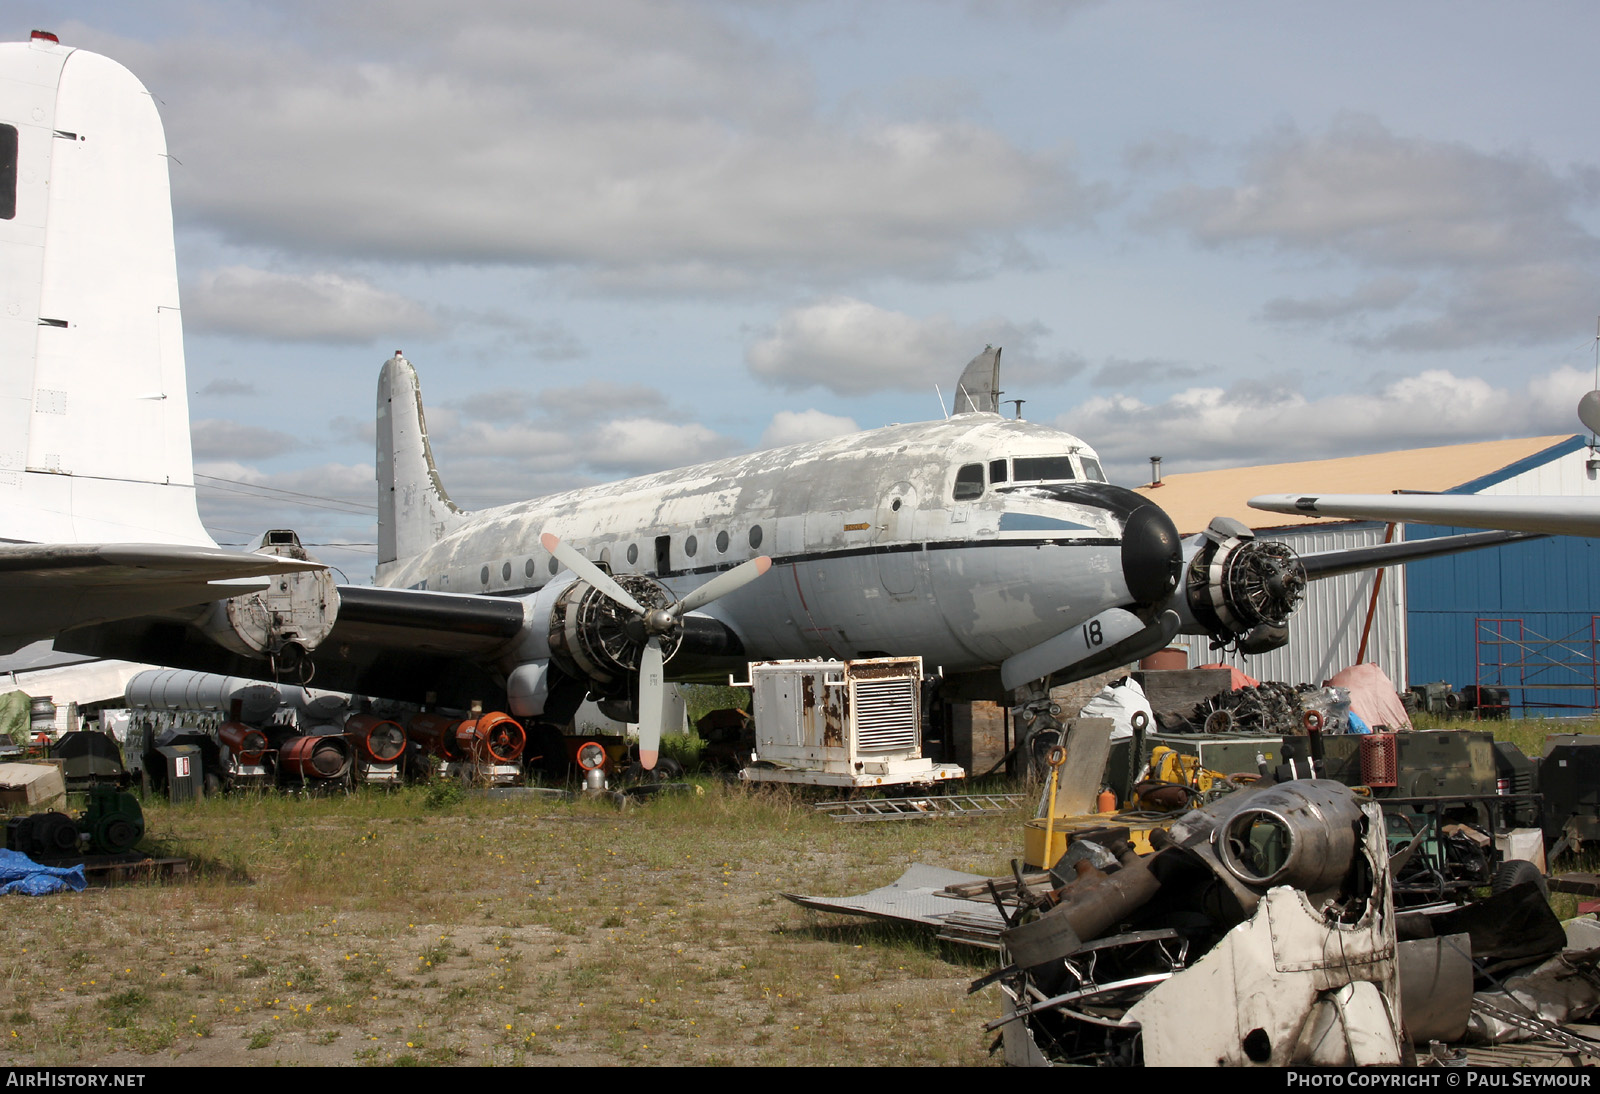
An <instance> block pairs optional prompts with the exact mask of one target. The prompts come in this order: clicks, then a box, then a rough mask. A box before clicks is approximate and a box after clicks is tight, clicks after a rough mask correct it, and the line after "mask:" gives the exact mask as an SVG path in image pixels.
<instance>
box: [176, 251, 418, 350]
mask: <svg viewBox="0 0 1600 1094" xmlns="http://www.w3.org/2000/svg"><path fill="white" fill-rule="evenodd" d="M183 303H184V309H183V311H184V322H185V323H186V324H187V325H188V326H190V327H191V328H193V329H195V330H203V331H217V332H221V333H227V334H246V335H256V336H260V337H266V338H281V339H285V340H288V341H297V342H370V341H372V340H374V339H380V338H386V339H397V338H403V337H408V336H411V335H421V334H433V333H435V331H436V329H437V323H436V322H435V321H434V319H433V316H432V315H431V314H429V312H428V310H427V309H426V308H425V307H424V306H423V305H422V304H420V303H418V302H417V301H415V300H409V299H407V298H405V297H403V296H399V295H397V294H395V293H390V292H384V291H383V290H381V289H379V288H377V287H375V286H374V285H372V284H370V283H368V282H366V281H363V280H361V279H359V278H352V277H345V276H342V275H340V274H335V273H326V272H323V273H311V274H283V273H272V272H269V271H267V270H257V269H251V268H250V267H248V266H229V267H226V268H223V269H219V270H207V271H205V272H203V273H201V274H200V275H199V276H198V277H197V278H196V279H195V280H194V281H193V282H192V283H191V284H189V285H188V286H186V287H185V289H184V293H183Z"/></svg>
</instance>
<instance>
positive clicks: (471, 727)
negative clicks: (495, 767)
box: [456, 710, 528, 764]
mask: <svg viewBox="0 0 1600 1094" xmlns="http://www.w3.org/2000/svg"><path fill="white" fill-rule="evenodd" d="M527 740H528V737H527V734H526V733H524V732H523V730H522V725H521V723H519V722H518V721H517V720H516V719H514V718H512V717H511V715H509V714H505V713H502V712H501V711H498V710H494V711H490V712H489V713H487V714H481V715H479V716H478V717H477V718H476V719H474V720H472V721H468V722H462V723H461V724H460V725H459V726H457V727H456V748H457V750H458V751H459V752H460V753H462V754H463V755H467V756H471V757H473V758H475V759H479V760H486V761H488V762H492V763H497V764H514V763H516V762H517V760H518V759H519V758H520V757H521V756H522V748H523V745H525V744H526V743H527Z"/></svg>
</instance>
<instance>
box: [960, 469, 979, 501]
mask: <svg viewBox="0 0 1600 1094" xmlns="http://www.w3.org/2000/svg"><path fill="white" fill-rule="evenodd" d="M981 497H983V464H981V463H969V464H967V465H965V466H964V467H962V468H961V470H960V471H957V472H956V493H955V499H956V501H971V500H972V499H973V498H981Z"/></svg>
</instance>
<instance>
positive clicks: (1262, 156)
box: [1158, 116, 1600, 266]
mask: <svg viewBox="0 0 1600 1094" xmlns="http://www.w3.org/2000/svg"><path fill="white" fill-rule="evenodd" d="M1597 192H1600V173H1597V172H1596V171H1595V170H1594V169H1592V168H1589V169H1584V170H1582V171H1575V172H1572V173H1569V174H1567V175H1561V174H1558V173H1557V172H1555V171H1554V170H1552V169H1551V168H1550V166H1549V165H1548V164H1546V163H1544V162H1542V161H1541V160H1539V159H1537V158H1535V157H1533V156H1530V155H1527V154H1522V153H1488V152H1481V151H1479V150H1477V149H1474V148H1471V147H1469V146H1467V145H1464V144H1458V143H1453V142H1447V141H1435V140H1427V139H1423V138H1408V137H1400V136H1396V135H1395V134H1393V133H1390V132H1389V131H1388V130H1387V129H1386V128H1384V126H1383V125H1382V124H1380V123H1379V122H1378V121H1376V120H1375V119H1373V118H1368V117H1361V116H1346V117H1344V118H1342V119H1340V120H1339V121H1338V122H1336V123H1335V124H1334V125H1333V126H1332V127H1330V128H1329V130H1328V131H1327V132H1326V133H1324V134H1321V135H1318V136H1306V135H1305V134H1303V133H1301V132H1300V131H1299V130H1296V129H1284V130H1280V131H1279V132H1277V133H1274V134H1272V135H1271V136H1270V137H1268V138H1267V139H1265V140H1263V141H1262V142H1260V144H1259V145H1258V146H1257V147H1256V149H1255V150H1254V151H1253V154H1252V155H1251V157H1250V159H1249V162H1248V163H1247V165H1246V167H1245V171H1244V179H1243V181H1242V182H1241V183H1240V184H1239V185H1237V186H1226V187H1210V188H1208V187H1200V186H1190V187H1185V188H1183V189H1180V190H1178V191H1176V192H1174V193H1173V194H1171V195H1169V196H1168V197H1167V199H1166V200H1165V202H1164V203H1163V204H1162V206H1161V207H1160V209H1159V211H1158V217H1159V218H1161V219H1165V220H1168V221H1171V222H1173V223H1176V224H1180V225H1182V226H1184V227H1186V228H1188V229H1189V230H1190V231H1192V232H1193V233H1194V234H1195V236H1196V237H1197V238H1198V239H1200V240H1201V241H1203V242H1205V243H1209V244H1221V243H1233V242H1240V241H1246V240H1263V241H1266V242H1270V243H1274V244H1277V245H1278V246H1282V247H1294V248H1313V249H1328V250H1334V251H1338V252H1342V253H1344V254H1348V255H1351V256H1353V257H1356V258H1359V259H1363V260H1367V261H1374V262H1379V263H1383V264H1386V265H1394V266H1431V265H1435V264H1438V263H1441V262H1448V263H1468V264H1472V263H1489V264H1498V263H1503V262H1508V261H1509V262H1524V261H1528V260H1529V259H1532V258H1549V257H1552V256H1560V255H1574V254H1583V255H1593V254H1595V252H1596V241H1595V239H1594V238H1593V237H1592V236H1590V235H1589V233H1588V232H1587V231H1585V230H1584V229H1583V227H1582V226H1581V225H1580V224H1579V223H1578V222H1577V220H1576V219H1575V218H1574V216H1573V211H1574V208H1575V207H1576V206H1579V205H1584V204H1589V203H1592V202H1593V201H1594V200H1595V198H1596V196H1597Z"/></svg>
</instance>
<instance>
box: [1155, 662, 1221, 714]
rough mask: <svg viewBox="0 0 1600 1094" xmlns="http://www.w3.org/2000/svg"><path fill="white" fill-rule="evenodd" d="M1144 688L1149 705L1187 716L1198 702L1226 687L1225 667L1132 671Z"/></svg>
mask: <svg viewBox="0 0 1600 1094" xmlns="http://www.w3.org/2000/svg"><path fill="white" fill-rule="evenodd" d="M1133 678H1134V679H1135V680H1137V681H1139V686H1140V687H1142V688H1144V695H1145V698H1146V699H1149V700H1150V709H1151V710H1154V711H1158V712H1161V713H1166V712H1169V711H1170V712H1173V713H1177V714H1182V715H1185V716H1187V715H1188V713H1189V712H1190V711H1191V710H1193V709H1194V708H1195V707H1196V706H1198V705H1199V704H1200V703H1203V702H1205V701H1206V700H1207V699H1209V698H1211V697H1212V696H1213V695H1217V694H1220V693H1221V692H1224V691H1227V690H1229V685H1230V684H1231V682H1232V679H1233V678H1232V675H1231V674H1230V673H1229V672H1228V670H1227V669H1145V670H1141V671H1139V672H1136V673H1134V674H1133Z"/></svg>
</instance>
